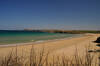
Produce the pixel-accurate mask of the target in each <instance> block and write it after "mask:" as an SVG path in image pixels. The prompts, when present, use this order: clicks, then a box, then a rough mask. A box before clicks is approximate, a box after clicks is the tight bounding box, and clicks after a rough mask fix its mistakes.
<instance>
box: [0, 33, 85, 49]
mask: <svg viewBox="0 0 100 66" xmlns="http://www.w3.org/2000/svg"><path fill="white" fill-rule="evenodd" d="M84 35H85V34H79V35H77V36H73V37H66V38H59V39H51V40H39V41H35V42H25V43H14V44H4V45H3V44H0V48H1V47H15V46H24V45H32V44H41V43H46V42H55V41H58V40H68V39H72V38H78V37H82V36H84Z"/></svg>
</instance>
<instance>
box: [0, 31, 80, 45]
mask: <svg viewBox="0 0 100 66" xmlns="http://www.w3.org/2000/svg"><path fill="white" fill-rule="evenodd" d="M77 35H78V34H61V33H46V32H32V31H0V44H2V45H4V44H14V43H26V42H35V41H44V40H52V39H61V38H67V37H74V36H77Z"/></svg>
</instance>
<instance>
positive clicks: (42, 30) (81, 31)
mask: <svg viewBox="0 0 100 66" xmlns="http://www.w3.org/2000/svg"><path fill="white" fill-rule="evenodd" d="M0 31H1V32H2V31H16V32H18V31H31V32H48V33H69V34H84V33H96V34H98V33H100V30H54V29H52V30H47V29H41V30H38V29H34V30H33V29H24V30H0Z"/></svg>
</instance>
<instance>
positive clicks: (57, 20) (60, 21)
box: [0, 0, 100, 30]
mask: <svg viewBox="0 0 100 66" xmlns="http://www.w3.org/2000/svg"><path fill="white" fill-rule="evenodd" d="M24 28H33V29H66V30H100V0H0V30H14V29H18V30H19V29H24Z"/></svg>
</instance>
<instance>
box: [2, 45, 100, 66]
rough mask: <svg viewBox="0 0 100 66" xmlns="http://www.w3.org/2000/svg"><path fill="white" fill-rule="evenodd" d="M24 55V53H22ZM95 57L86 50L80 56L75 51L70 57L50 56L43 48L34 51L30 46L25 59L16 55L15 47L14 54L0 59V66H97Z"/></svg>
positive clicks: (11, 53)
mask: <svg viewBox="0 0 100 66" xmlns="http://www.w3.org/2000/svg"><path fill="white" fill-rule="evenodd" d="M23 53H24V52H23ZM97 65H98V63H97V60H96V61H95V56H94V55H93V54H90V53H88V49H86V52H85V53H83V55H82V56H80V55H79V54H78V51H77V49H76V50H75V54H74V55H73V56H71V57H67V56H66V55H64V54H62V55H61V56H60V55H52V54H51V53H50V52H49V51H45V48H42V49H41V50H38V51H36V50H35V48H34V47H33V46H32V48H31V49H30V55H29V56H27V57H25V56H24V55H23V54H22V55H21V56H19V55H18V51H17V47H16V50H15V52H13V51H11V52H10V53H9V54H8V55H7V56H5V57H3V58H0V66H97Z"/></svg>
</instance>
